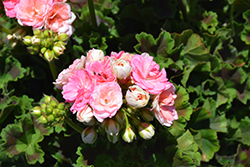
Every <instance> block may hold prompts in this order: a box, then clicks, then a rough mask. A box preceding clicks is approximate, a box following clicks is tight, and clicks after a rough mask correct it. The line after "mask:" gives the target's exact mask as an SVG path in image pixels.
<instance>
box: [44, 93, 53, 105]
mask: <svg viewBox="0 0 250 167" xmlns="http://www.w3.org/2000/svg"><path fill="white" fill-rule="evenodd" d="M51 99H52V97H50V96H48V95H44V103H46V104H49V103H50V101H51Z"/></svg>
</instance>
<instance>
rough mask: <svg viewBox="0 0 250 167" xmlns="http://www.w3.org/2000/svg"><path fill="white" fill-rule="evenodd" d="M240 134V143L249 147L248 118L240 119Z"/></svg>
mask: <svg viewBox="0 0 250 167" xmlns="http://www.w3.org/2000/svg"><path fill="white" fill-rule="evenodd" d="M239 128H240V130H241V134H242V140H241V141H242V143H243V144H245V145H248V146H249V145H250V130H249V129H250V119H249V117H245V118H244V119H241V121H240V126H239Z"/></svg>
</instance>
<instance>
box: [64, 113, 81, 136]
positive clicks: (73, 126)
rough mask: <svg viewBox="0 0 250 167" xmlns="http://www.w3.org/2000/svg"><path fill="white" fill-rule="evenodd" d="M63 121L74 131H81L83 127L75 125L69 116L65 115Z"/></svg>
mask: <svg viewBox="0 0 250 167" xmlns="http://www.w3.org/2000/svg"><path fill="white" fill-rule="evenodd" d="M64 120H65V122H66V123H67V124H68V125H69V126H70V127H71V128H73V129H74V130H75V131H77V132H79V133H82V132H83V129H82V128H81V127H79V126H78V125H76V124H75V123H74V122H73V121H72V120H71V119H70V118H69V117H67V116H65V119H64Z"/></svg>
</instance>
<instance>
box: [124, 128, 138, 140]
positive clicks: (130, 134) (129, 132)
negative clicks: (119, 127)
mask: <svg viewBox="0 0 250 167" xmlns="http://www.w3.org/2000/svg"><path fill="white" fill-rule="evenodd" d="M135 137H136V136H135V132H134V131H133V130H132V128H131V126H129V127H127V128H126V129H125V132H124V134H123V135H122V138H123V140H124V141H126V142H128V143H131V142H132V141H133V140H134V139H135Z"/></svg>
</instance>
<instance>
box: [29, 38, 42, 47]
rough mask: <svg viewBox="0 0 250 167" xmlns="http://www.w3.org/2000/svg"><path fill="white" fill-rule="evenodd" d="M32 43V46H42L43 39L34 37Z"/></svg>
mask: <svg viewBox="0 0 250 167" xmlns="http://www.w3.org/2000/svg"><path fill="white" fill-rule="evenodd" d="M31 43H32V45H40V43H41V39H40V38H38V37H37V36H33V37H32V38H31Z"/></svg>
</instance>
